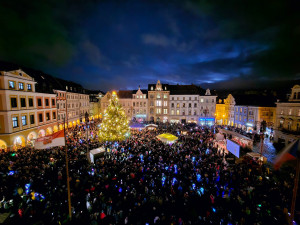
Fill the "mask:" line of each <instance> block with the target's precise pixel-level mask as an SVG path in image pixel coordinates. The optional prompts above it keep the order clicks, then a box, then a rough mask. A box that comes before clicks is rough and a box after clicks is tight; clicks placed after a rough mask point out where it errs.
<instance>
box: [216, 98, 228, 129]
mask: <svg viewBox="0 0 300 225" xmlns="http://www.w3.org/2000/svg"><path fill="white" fill-rule="evenodd" d="M225 115H226V112H225V104H224V102H223V100H222V99H219V102H218V103H217V104H216V114H215V116H216V123H217V124H218V125H224V124H225V122H226V121H225Z"/></svg>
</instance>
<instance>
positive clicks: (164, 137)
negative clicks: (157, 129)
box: [156, 133, 178, 143]
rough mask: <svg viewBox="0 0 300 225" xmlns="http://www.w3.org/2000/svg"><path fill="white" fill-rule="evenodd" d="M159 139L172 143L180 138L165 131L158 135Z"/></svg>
mask: <svg viewBox="0 0 300 225" xmlns="http://www.w3.org/2000/svg"><path fill="white" fill-rule="evenodd" d="M156 137H157V138H158V139H159V140H161V141H162V142H166V143H172V142H174V141H176V140H177V139H178V137H176V136H174V135H173V134H169V133H165V134H160V135H158V136H156Z"/></svg>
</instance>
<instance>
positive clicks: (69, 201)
mask: <svg viewBox="0 0 300 225" xmlns="http://www.w3.org/2000/svg"><path fill="white" fill-rule="evenodd" d="M63 121H64V139H65V151H66V173H67V189H68V208H69V218H70V220H71V219H72V212H71V191H70V177H69V160H68V147H67V142H66V116H65V115H64V117H63ZM67 127H68V126H67Z"/></svg>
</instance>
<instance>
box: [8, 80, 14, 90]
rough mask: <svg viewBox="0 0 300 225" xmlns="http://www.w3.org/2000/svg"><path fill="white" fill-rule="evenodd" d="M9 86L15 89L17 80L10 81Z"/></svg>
mask: <svg viewBox="0 0 300 225" xmlns="http://www.w3.org/2000/svg"><path fill="white" fill-rule="evenodd" d="M8 84H9V88H11V89H14V88H15V82H13V81H8Z"/></svg>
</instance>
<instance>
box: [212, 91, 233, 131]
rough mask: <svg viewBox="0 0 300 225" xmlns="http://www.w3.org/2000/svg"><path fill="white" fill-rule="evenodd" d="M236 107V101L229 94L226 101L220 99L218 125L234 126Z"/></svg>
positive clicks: (217, 112)
mask: <svg viewBox="0 0 300 225" xmlns="http://www.w3.org/2000/svg"><path fill="white" fill-rule="evenodd" d="M234 106H235V99H234V97H233V96H232V95H231V94H229V95H228V96H227V98H226V99H224V100H222V99H219V103H217V104H216V113H215V116H216V123H217V124H218V125H228V126H233V125H234Z"/></svg>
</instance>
